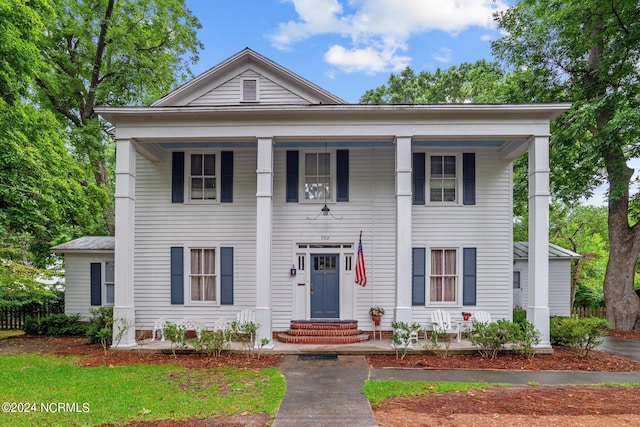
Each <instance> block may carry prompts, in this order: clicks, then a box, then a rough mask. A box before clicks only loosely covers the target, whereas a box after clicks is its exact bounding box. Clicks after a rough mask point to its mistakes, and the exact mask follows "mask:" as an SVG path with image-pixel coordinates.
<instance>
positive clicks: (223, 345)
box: [190, 329, 231, 357]
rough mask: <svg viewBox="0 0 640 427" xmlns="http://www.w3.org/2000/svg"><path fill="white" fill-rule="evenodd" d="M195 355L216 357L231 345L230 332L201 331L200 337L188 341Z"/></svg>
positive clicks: (226, 330)
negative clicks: (201, 354) (202, 354)
mask: <svg viewBox="0 0 640 427" xmlns="http://www.w3.org/2000/svg"><path fill="white" fill-rule="evenodd" d="M190 342H191V345H193V348H194V350H195V351H196V352H197V353H204V354H206V355H207V356H215V357H218V356H220V355H221V354H222V351H223V350H227V349H228V348H229V346H230V345H231V331H230V330H228V329H217V330H214V331H211V330H206V329H204V330H202V331H200V336H196V337H195V338H193V339H191V340H190Z"/></svg>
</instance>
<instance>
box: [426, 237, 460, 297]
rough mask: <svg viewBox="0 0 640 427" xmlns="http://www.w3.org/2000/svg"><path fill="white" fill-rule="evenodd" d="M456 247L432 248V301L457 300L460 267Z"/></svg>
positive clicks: (430, 295) (430, 293)
mask: <svg viewBox="0 0 640 427" xmlns="http://www.w3.org/2000/svg"><path fill="white" fill-rule="evenodd" d="M457 259H458V256H457V250H456V249H432V250H431V277H430V286H429V289H430V291H429V298H430V301H431V302H432V303H434V302H435V303H439V302H442V303H453V302H456V301H457V294H458V269H457Z"/></svg>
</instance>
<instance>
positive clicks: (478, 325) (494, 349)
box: [467, 319, 540, 359]
mask: <svg viewBox="0 0 640 427" xmlns="http://www.w3.org/2000/svg"><path fill="white" fill-rule="evenodd" d="M524 325H525V326H524V328H521V327H520V325H519V324H517V323H514V322H511V321H509V320H504V319H499V320H497V321H495V322H490V323H483V322H473V329H472V331H471V332H470V333H469V334H468V335H467V336H468V338H469V341H471V344H473V345H474V346H477V347H478V353H480V355H481V356H482V357H487V358H489V359H495V358H496V356H497V355H498V352H500V351H501V350H504V349H505V348H506V345H507V344H513V349H514V351H516V352H518V353H520V354H523V355H526V356H530V355H531V354H533V346H534V345H535V344H537V343H538V342H539V341H540V336H539V333H538V331H536V330H535V328H533V325H531V324H530V323H529V322H527V321H526V320H525V323H524Z"/></svg>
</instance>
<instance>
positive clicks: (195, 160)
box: [189, 154, 218, 200]
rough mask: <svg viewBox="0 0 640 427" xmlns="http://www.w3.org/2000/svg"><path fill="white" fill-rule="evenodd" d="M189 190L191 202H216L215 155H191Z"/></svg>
mask: <svg viewBox="0 0 640 427" xmlns="http://www.w3.org/2000/svg"><path fill="white" fill-rule="evenodd" d="M189 164H190V170H189V189H190V197H191V200H217V199H218V188H217V187H218V186H217V174H216V155H215V154H191V155H190V162H189Z"/></svg>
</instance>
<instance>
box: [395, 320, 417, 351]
mask: <svg viewBox="0 0 640 427" xmlns="http://www.w3.org/2000/svg"><path fill="white" fill-rule="evenodd" d="M391 327H392V328H393V334H391V342H392V344H393V348H394V349H395V350H396V358H398V356H399V355H400V353H402V357H401V359H404V357H405V356H406V355H407V349H408V347H409V346H410V345H411V333H412V332H418V331H420V324H419V323H412V324H411V325H409V324H408V323H407V322H398V321H395V322H392V323H391Z"/></svg>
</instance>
